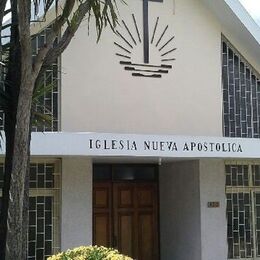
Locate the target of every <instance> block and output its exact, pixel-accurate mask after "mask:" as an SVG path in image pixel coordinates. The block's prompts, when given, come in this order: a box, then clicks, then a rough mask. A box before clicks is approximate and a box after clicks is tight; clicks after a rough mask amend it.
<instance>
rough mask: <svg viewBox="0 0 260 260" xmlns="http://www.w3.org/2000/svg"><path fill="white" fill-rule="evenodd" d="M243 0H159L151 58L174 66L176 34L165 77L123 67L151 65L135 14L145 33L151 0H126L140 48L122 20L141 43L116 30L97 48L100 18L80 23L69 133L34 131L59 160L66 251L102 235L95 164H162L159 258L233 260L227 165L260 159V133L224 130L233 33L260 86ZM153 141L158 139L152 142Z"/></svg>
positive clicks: (68, 104) (70, 71) (64, 123)
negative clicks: (225, 61) (227, 49)
mask: <svg viewBox="0 0 260 260" xmlns="http://www.w3.org/2000/svg"><path fill="white" fill-rule="evenodd" d="M234 2H236V4H234V3H232V2H230V1H224V0H216V1H215V0H214V1H206V0H174V1H173V0H164V1H163V2H149V35H150V46H149V47H150V61H151V64H157V65H160V64H162V63H163V62H162V61H161V60H160V59H162V56H160V55H161V54H162V52H160V51H159V48H160V47H163V44H165V43H167V41H168V40H169V39H170V38H171V37H172V36H174V38H173V39H172V40H171V41H170V42H169V44H168V45H167V46H166V47H165V52H167V51H170V52H169V55H168V54H165V55H164V56H166V57H168V58H170V59H173V58H174V59H176V60H171V61H166V64H168V65H172V68H171V69H169V71H168V73H165V74H163V75H162V77H161V78H147V77H134V76H132V71H129V70H125V69H124V66H123V65H122V64H120V63H119V62H120V61H129V60H131V62H134V63H143V45H142V44H141V43H139V42H138V35H137V31H136V27H135V25H134V22H133V17H132V14H134V15H135V19H136V22H137V26H138V28H139V30H140V35H141V36H142V26H143V25H142V17H143V14H142V12H143V10H142V5H143V2H142V1H141V0H133V1H131V2H129V3H127V5H126V4H122V3H119V4H118V6H119V12H120V20H121V18H122V19H123V20H124V21H125V23H126V24H127V26H128V27H129V30H130V31H131V33H132V35H133V37H134V38H135V40H136V42H137V45H135V44H134V42H133V41H132V39H131V37H130V35H129V34H128V33H127V30H126V28H125V27H124V26H123V24H122V23H121V26H119V27H118V31H119V32H120V33H121V34H122V35H124V36H125V37H126V39H127V41H128V42H129V43H130V44H131V45H133V48H130V47H129V46H127V44H126V42H125V41H124V40H123V39H122V38H120V37H119V36H117V35H115V34H113V33H111V31H110V30H109V29H106V30H105V31H104V32H103V34H102V37H101V40H100V42H99V43H98V44H97V43H96V35H95V30H94V29H93V28H94V26H91V27H90V35H88V32H87V23H86V22H83V24H82V25H81V26H80V29H79V31H78V32H77V33H76V35H75V37H74V39H73V41H72V42H71V44H70V45H69V47H68V49H67V50H66V51H65V52H64V54H63V55H62V57H61V86H60V106H59V117H60V118H59V122H60V123H59V124H60V128H59V132H60V133H53V134H52V133H46V134H44V133H36V134H34V135H33V139H32V155H33V157H34V158H35V160H36V161H37V158H39V157H44V158H45V159H46V161H48V159H53V158H57V159H59V161H60V173H61V185H60V187H61V201H60V220H59V225H60V240H61V242H60V245H59V246H60V249H61V250H66V249H67V248H72V247H76V246H80V245H83V244H91V243H92V241H93V204H92V203H93V202H92V196H93V165H95V164H99V163H106V164H112V163H113V164H127V165H129V164H153V165H158V169H159V173H158V185H159V204H158V206H159V221H158V222H159V229H158V232H159V240H160V247H159V251H160V259H161V260H172V259H175V260H225V259H228V255H229V256H230V254H231V253H230V252H229V253H228V250H229V249H228V242H227V236H228V234H227V233H228V232H227V218H226V208H227V205H226V194H225V193H226V191H225V185H226V173H225V163H226V160H229V159H233V160H234V163H233V164H234V165H235V164H237V161H239V160H241V159H242V158H243V159H245V160H246V162H248V160H251V159H255V160H256V161H255V164H259V162H258V161H257V159H260V154H259V151H260V149H259V146H260V143H259V139H245V138H243V136H242V138H236V137H237V136H234V137H232V138H230V137H223V132H224V130H223V129H224V120H223V113H224V112H223V109H224V108H223V103H224V101H225V100H224V98H223V88H222V55H221V54H222V46H221V44H222V39H223V37H225V38H226V39H227V40H228V41H229V42H231V44H232V45H233V46H234V47H235V48H236V50H237V51H238V53H240V55H241V57H243V59H244V60H245V61H246V62H247V63H248V64H250V65H251V66H252V67H253V68H254V71H255V72H256V77H257V76H258V78H257V79H256V80H258V84H259V74H258V72H259V71H260V62H259V61H260V48H259V33H260V29H259V28H258V27H256V26H255V25H254V24H252V21H251V20H250V18H249V17H248V15H247V14H246V13H245V11H243V9H241V6H239V4H238V3H237V1H234ZM157 17H159V20H158V25H157V28H156V30H155V23H156V19H157ZM167 25H168V28H167V29H166V32H165V34H163V31H164V29H165V27H166V26H167ZM154 31H155V36H154V43H153V44H151V37H152V35H153V33H154ZM162 34H163V36H162V40H161V42H160V43H159V44H158V46H155V45H156V42H157V41H159V39H160V36H161V35H162ZM257 37H258V38H257ZM141 41H142V42H143V39H141ZM115 42H116V43H117V44H119V45H121V46H123V47H124V48H125V49H127V50H130V52H131V54H128V53H127V52H126V51H125V50H123V49H122V48H120V47H118V45H116V44H114V43H115ZM172 48H176V50H173V51H171V50H172ZM165 52H164V53H165ZM116 53H120V54H124V55H125V56H128V55H129V57H130V59H128V58H123V57H121V56H118V55H116ZM139 69H140V68H139ZM258 127H259V125H258ZM104 133H109V134H104ZM90 140H92V141H90ZM96 140H98V142H96ZM104 140H108V141H107V143H106V141H104ZM120 141H122V142H120ZM128 141H129V142H130V143H128ZM145 141H151V142H152V141H155V142H157V144H156V145H158V147H157V148H156V149H152V148H151V149H150V148H149V149H148V148H147V146H146V148H145V146H144V142H145ZM133 142H135V143H134V144H133ZM158 142H159V143H158ZM160 142H163V144H161V143H160ZM170 142H172V143H170ZM175 142H176V143H175ZM174 143H175V145H174ZM185 143H187V144H189V151H187V150H186V151H185V150H184V145H185ZM192 143H194V147H193V148H191V147H192V146H193V144H192ZM198 143H201V145H202V146H201V148H200V146H198ZM205 143H206V144H207V145H206V146H207V148H205V147H206V146H205ZM211 143H214V144H212V145H211ZM216 144H217V148H216ZM218 144H219V146H218ZM233 144H234V145H233ZM232 145H233V146H232ZM175 146H176V147H175ZM218 147H220V148H218ZM223 147H224V148H223ZM239 147H240V148H239ZM239 149H241V151H240V150H239ZM255 239H257V238H255ZM239 246H240V247H239V250H240V251H241V250H242V249H241V248H242V246H241V244H239ZM254 250H255V251H256V249H254ZM240 251H239V252H240ZM232 252H233V251H232ZM234 252H235V249H234ZM245 252H246V251H245ZM234 254H235V253H234ZM254 257H255V258H253V257H251V258H250V257H248V258H245V259H258V258H256V255H255V256H254ZM229 259H231V258H229ZM232 259H233V258H232ZM236 259H244V258H236ZM141 260H150V259H141ZM156 260H157V258H156Z"/></svg>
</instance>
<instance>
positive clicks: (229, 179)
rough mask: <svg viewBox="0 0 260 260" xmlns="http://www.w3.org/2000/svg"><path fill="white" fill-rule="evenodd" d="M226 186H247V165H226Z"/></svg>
mask: <svg viewBox="0 0 260 260" xmlns="http://www.w3.org/2000/svg"><path fill="white" fill-rule="evenodd" d="M225 167H226V185H227V186H248V185H249V176H248V165H226V166H225Z"/></svg>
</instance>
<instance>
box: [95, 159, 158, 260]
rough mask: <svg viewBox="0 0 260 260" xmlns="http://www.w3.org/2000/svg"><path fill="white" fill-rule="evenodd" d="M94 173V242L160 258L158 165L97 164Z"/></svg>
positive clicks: (142, 258) (145, 259)
mask: <svg viewBox="0 0 260 260" xmlns="http://www.w3.org/2000/svg"><path fill="white" fill-rule="evenodd" d="M93 174H94V175H93V179H94V183H93V243H94V244H97V245H103V246H106V247H113V248H117V249H118V250H119V251H120V252H121V253H123V254H126V255H128V256H131V257H133V258H134V259H138V260H158V259H159V228H158V174H157V167H156V166H154V165H99V164H97V165H94V170H93Z"/></svg>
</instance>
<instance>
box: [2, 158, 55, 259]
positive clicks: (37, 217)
mask: <svg viewBox="0 0 260 260" xmlns="http://www.w3.org/2000/svg"><path fill="white" fill-rule="evenodd" d="M58 167H59V163H58V161H43V162H37V163H31V166H30V193H29V194H30V199H29V228H28V260H45V259H47V257H48V256H50V255H52V254H54V253H57V252H58V251H60V232H59V228H60V224H59V223H60V221H59V214H60V209H59V207H60V203H59V202H60V174H59V169H58ZM3 172H4V165H3V164H0V188H2V186H3ZM0 195H1V191H0Z"/></svg>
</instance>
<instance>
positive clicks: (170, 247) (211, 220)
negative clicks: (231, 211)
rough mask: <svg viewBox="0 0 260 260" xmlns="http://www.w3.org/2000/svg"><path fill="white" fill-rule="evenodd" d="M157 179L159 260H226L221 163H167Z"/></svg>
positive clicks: (223, 178) (224, 206)
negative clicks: (159, 235)
mask: <svg viewBox="0 0 260 260" xmlns="http://www.w3.org/2000/svg"><path fill="white" fill-rule="evenodd" d="M159 177H160V210H161V211H160V230H161V259H162V260H172V259H174V260H187V259H192V260H225V259H227V231H226V230H227V223H226V198H225V173H224V162H223V160H218V159H202V160H199V161H183V162H174V163H168V164H165V165H162V166H161V167H160V175H159ZM208 202H219V203H220V207H219V208H208Z"/></svg>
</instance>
